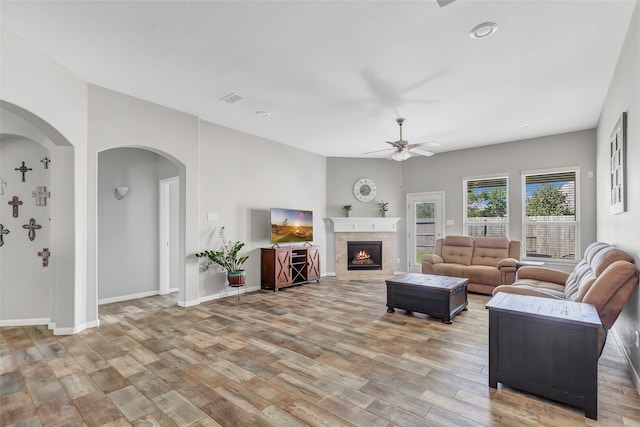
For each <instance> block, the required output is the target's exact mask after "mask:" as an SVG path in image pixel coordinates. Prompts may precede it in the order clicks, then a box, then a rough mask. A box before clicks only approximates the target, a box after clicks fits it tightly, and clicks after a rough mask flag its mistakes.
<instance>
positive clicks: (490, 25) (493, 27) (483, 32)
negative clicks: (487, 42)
mask: <svg viewBox="0 0 640 427" xmlns="http://www.w3.org/2000/svg"><path fill="white" fill-rule="evenodd" d="M496 31H498V24H496V23H495V22H483V23H482V24H479V25H476V26H475V27H473V29H472V30H471V32H470V33H469V37H471V38H472V39H484V38H487V37H489V36H490V35H491V34H493V33H495V32H496Z"/></svg>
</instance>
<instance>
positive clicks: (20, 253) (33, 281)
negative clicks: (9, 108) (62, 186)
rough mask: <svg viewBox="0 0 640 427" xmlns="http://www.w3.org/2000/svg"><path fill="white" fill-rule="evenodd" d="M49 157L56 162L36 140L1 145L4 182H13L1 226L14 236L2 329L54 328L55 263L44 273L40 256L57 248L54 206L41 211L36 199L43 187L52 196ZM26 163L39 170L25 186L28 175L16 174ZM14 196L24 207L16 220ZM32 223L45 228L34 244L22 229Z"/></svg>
mask: <svg viewBox="0 0 640 427" xmlns="http://www.w3.org/2000/svg"><path fill="white" fill-rule="evenodd" d="M45 156H48V157H50V153H49V150H47V149H46V148H45V147H43V146H42V145H40V144H38V143H37V142H35V141H32V140H30V139H26V138H9V139H4V140H2V141H0V176H2V177H3V178H4V179H5V180H6V182H7V185H6V187H5V194H4V195H0V205H1V209H0V223H1V224H2V225H4V227H5V228H6V229H8V230H10V233H9V234H5V235H4V245H3V246H2V247H0V323H1V324H11V322H15V321H20V322H22V324H34V323H35V324H37V323H42V321H44V322H45V323H49V319H50V305H51V295H50V292H51V284H52V277H53V274H54V273H55V263H54V262H53V260H52V259H50V261H51V262H50V264H49V267H46V268H45V267H43V266H42V258H40V257H39V256H38V252H39V251H42V249H43V248H51V238H50V236H51V223H50V217H51V212H50V206H51V202H50V199H48V203H47V205H46V206H36V203H35V200H36V199H35V198H33V197H32V196H31V192H32V191H34V190H35V189H36V186H41V185H43V186H46V187H47V191H51V184H50V171H51V169H45V168H44V165H43V164H42V163H40V159H42V158H44V157H45ZM23 161H24V162H25V165H26V166H27V167H29V168H32V169H33V170H31V171H28V172H27V173H26V174H25V182H22V174H21V173H20V172H17V171H15V170H14V168H16V167H20V166H21V165H22V162H23ZM13 196H18V199H19V200H20V201H22V203H23V204H22V205H21V206H19V207H18V215H19V216H18V217H17V218H14V217H13V208H12V206H8V205H7V203H8V202H9V201H11V200H12V198H13ZM30 218H34V219H35V220H36V224H39V225H41V226H42V228H41V229H39V230H36V234H35V239H34V240H33V241H30V240H29V238H28V233H29V231H28V230H25V229H23V228H22V226H23V225H24V224H28V223H29V219H30ZM52 252H55V250H53V249H52ZM38 321H39V322H38Z"/></svg>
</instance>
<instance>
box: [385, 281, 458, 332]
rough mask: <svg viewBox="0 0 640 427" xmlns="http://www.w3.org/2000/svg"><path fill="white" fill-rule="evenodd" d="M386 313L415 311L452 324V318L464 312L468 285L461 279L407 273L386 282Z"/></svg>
mask: <svg viewBox="0 0 640 427" xmlns="http://www.w3.org/2000/svg"><path fill="white" fill-rule="evenodd" d="M386 282H387V312H388V313H393V312H395V309H396V308H400V309H403V310H407V311H417V312H418V313H424V314H428V315H430V316H433V317H438V318H441V319H443V322H444V323H447V324H450V323H452V322H453V320H452V319H453V317H454V316H455V315H456V314H458V313H460V312H461V311H462V310H466V309H467V305H468V303H467V284H468V283H469V279H465V278H463V277H448V276H436V275H433V274H420V273H407V274H403V275H402V276H396V277H392V278H391V279H387V280H386Z"/></svg>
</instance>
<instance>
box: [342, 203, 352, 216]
mask: <svg viewBox="0 0 640 427" xmlns="http://www.w3.org/2000/svg"><path fill="white" fill-rule="evenodd" d="M352 207H353V206H351V205H344V206H343V207H342V210H344V216H346V217H350V216H351V208H352Z"/></svg>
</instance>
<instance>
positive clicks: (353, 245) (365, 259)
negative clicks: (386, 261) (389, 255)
mask: <svg viewBox="0 0 640 427" xmlns="http://www.w3.org/2000/svg"><path fill="white" fill-rule="evenodd" d="M347 270H382V241H366V242H357V241H348V242H347Z"/></svg>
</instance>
